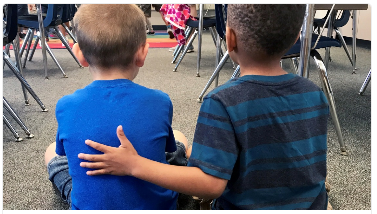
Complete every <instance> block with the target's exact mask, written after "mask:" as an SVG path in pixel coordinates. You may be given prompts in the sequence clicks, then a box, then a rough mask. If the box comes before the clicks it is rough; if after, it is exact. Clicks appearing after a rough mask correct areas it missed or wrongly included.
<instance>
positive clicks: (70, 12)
mask: <svg viewBox="0 0 377 214" xmlns="http://www.w3.org/2000/svg"><path fill="white" fill-rule="evenodd" d="M62 9H63V10H62V16H61V19H62V22H63V23H65V22H69V21H71V20H72V19H73V17H74V16H75V13H76V11H77V8H76V6H75V5H74V4H62Z"/></svg>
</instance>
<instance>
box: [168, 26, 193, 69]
mask: <svg viewBox="0 0 377 214" xmlns="http://www.w3.org/2000/svg"><path fill="white" fill-rule="evenodd" d="M192 31H193V28H192V27H187V29H186V31H185V39H186V41H187V39H188V37H189V36H190V34H191V32H192ZM184 47H185V45H178V48H176V49H175V50H174V53H173V61H172V62H171V64H174V63H175V61H176V60H177V59H178V56H179V54H181V52H182V50H183V48H184Z"/></svg>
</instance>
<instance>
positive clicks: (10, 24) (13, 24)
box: [3, 4, 18, 46]
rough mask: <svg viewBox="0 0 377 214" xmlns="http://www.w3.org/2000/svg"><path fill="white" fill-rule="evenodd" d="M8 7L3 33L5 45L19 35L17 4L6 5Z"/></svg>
mask: <svg viewBox="0 0 377 214" xmlns="http://www.w3.org/2000/svg"><path fill="white" fill-rule="evenodd" d="M4 7H6V8H5V9H6V11H5V14H4V15H5V17H4V21H6V26H5V31H4V33H3V46H4V45H6V44H8V43H11V42H12V41H13V40H14V39H15V38H16V35H17V32H18V25H17V4H8V5H4Z"/></svg>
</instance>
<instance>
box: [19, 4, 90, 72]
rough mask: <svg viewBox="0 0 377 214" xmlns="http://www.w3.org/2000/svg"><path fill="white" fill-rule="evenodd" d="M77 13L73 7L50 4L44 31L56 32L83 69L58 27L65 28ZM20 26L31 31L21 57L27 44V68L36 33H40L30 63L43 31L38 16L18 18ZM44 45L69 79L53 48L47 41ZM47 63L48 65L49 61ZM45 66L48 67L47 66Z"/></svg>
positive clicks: (44, 18)
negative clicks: (65, 23)
mask: <svg viewBox="0 0 377 214" xmlns="http://www.w3.org/2000/svg"><path fill="white" fill-rule="evenodd" d="M73 7H74V6H73ZM75 12H76V10H74V9H73V8H72V6H71V5H63V4H60V5H59V4H49V5H48V8H47V13H46V15H45V16H43V23H42V24H43V27H44V29H45V30H46V31H47V32H48V31H49V30H50V29H51V30H53V31H54V32H55V34H56V35H57V36H58V37H59V39H60V40H61V41H62V43H63V44H64V46H65V48H66V49H67V50H68V52H69V53H70V54H71V55H72V57H73V59H74V60H75V61H76V63H77V64H78V65H79V66H80V68H82V67H83V66H82V65H81V64H80V62H79V61H78V59H77V58H76V56H75V55H74V54H73V52H72V49H71V47H70V46H69V44H68V41H67V40H66V39H65V38H64V36H63V34H62V33H61V32H60V30H59V27H58V26H59V25H63V26H65V25H64V22H67V21H70V20H71V19H72V18H73V16H74V13H75ZM18 24H19V26H20V27H26V28H29V30H28V32H27V34H26V36H25V40H24V43H23V45H22V47H21V51H20V55H21V57H22V55H23V52H24V50H25V48H26V43H28V46H27V51H26V56H25V58H24V63H23V66H24V67H25V65H26V58H27V57H28V54H29V50H30V47H31V43H32V40H33V36H34V32H35V31H38V32H37V38H36V40H35V43H34V46H33V48H32V51H31V53H30V56H29V61H31V60H32V58H33V55H34V52H35V49H36V47H37V44H38V42H39V41H40V40H41V31H40V29H39V28H40V24H41V23H39V21H38V16H37V15H23V16H19V17H18ZM65 28H66V30H67V32H68V34H69V35H70V36H71V37H72V39H73V40H74V42H77V41H76V38H75V37H74V36H73V34H72V32H71V31H70V30H69V29H68V28H67V26H65ZM44 44H45V45H44V46H45V47H46V50H47V52H48V53H49V55H50V56H51V58H52V60H53V61H54V62H55V64H56V65H57V66H58V68H59V69H60V71H61V72H62V74H63V77H67V75H66V74H65V72H64V70H63V68H62V67H61V66H60V64H59V62H58V61H57V59H56V57H55V55H54V54H53V52H52V50H51V48H50V47H49V46H48V44H47V42H46V41H44ZM42 48H43V47H42ZM42 53H43V52H42ZM45 63H47V61H46V62H45ZM45 66H47V65H46V64H45ZM46 78H48V76H47V75H46Z"/></svg>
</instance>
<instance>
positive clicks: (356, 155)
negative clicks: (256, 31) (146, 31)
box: [3, 32, 373, 210]
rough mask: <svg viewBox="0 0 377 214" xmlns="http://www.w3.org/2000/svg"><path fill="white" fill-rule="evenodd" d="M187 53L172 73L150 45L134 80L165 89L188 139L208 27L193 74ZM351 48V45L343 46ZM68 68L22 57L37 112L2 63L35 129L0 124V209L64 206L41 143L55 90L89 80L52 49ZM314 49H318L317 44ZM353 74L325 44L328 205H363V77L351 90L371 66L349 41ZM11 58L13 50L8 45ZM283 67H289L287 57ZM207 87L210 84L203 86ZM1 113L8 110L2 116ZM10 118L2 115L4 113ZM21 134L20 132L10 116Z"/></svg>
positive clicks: (166, 58) (367, 134)
mask: <svg viewBox="0 0 377 214" xmlns="http://www.w3.org/2000/svg"><path fill="white" fill-rule="evenodd" d="M194 47H195V52H193V53H190V54H187V55H186V57H185V59H184V60H183V61H182V63H181V65H180V67H179V68H178V71H177V72H173V71H172V70H173V68H174V65H173V64H171V60H172V56H171V55H172V53H171V52H168V49H167V48H151V49H150V50H149V53H148V56H147V60H146V63H145V65H144V67H143V68H141V69H140V72H139V75H138V76H137V78H136V79H135V82H136V83H138V84H141V85H144V86H146V87H149V88H156V89H160V90H162V91H164V92H166V93H168V94H169V96H170V98H171V100H172V102H173V106H174V115H173V128H174V129H177V130H180V131H182V132H183V133H184V134H185V135H186V136H187V138H188V140H189V142H192V139H193V134H194V130H195V124H196V119H197V116H198V111H199V108H200V104H199V103H197V101H196V99H197V98H198V96H199V94H200V92H201V91H202V89H203V88H204V86H205V84H206V83H207V81H208V79H209V77H210V76H211V74H212V72H213V70H214V66H215V46H214V44H213V41H212V38H211V35H210V33H209V32H204V33H203V46H202V58H201V69H200V74H201V77H196V76H195V74H196V60H197V52H196V51H197V40H195V41H194ZM348 48H349V49H350V50H351V45H348ZM53 52H54V54H55V56H56V58H57V59H58V61H59V63H60V64H61V66H62V68H63V69H64V71H65V72H66V74H67V75H68V78H63V76H62V74H61V73H60V71H59V69H58V68H57V66H56V65H55V64H54V62H53V61H52V60H51V58H50V57H49V56H48V68H49V70H48V72H49V77H50V78H49V79H48V80H46V79H44V70H43V65H42V56H41V51H40V50H36V52H35V54H34V58H33V60H32V61H30V62H27V65H26V68H25V69H24V76H25V78H26V80H27V81H28V83H29V84H30V85H31V87H32V88H33V89H34V91H35V92H36V93H37V95H38V96H39V97H40V99H41V100H42V102H43V103H44V104H45V106H46V107H47V108H48V109H49V111H48V112H42V111H41V108H40V107H39V106H38V104H37V103H36V102H35V101H34V100H33V98H32V97H31V96H30V95H29V99H30V103H31V105H30V106H25V105H24V97H23V94H22V90H21V85H20V83H19V81H18V80H17V79H16V77H15V75H14V74H13V73H12V72H11V71H10V70H9V68H8V67H7V66H5V68H4V70H3V96H4V97H5V98H6V99H7V100H8V102H9V103H10V104H11V105H12V107H13V108H14V109H15V111H16V112H17V113H18V114H19V116H20V118H21V119H22V120H23V121H24V123H25V124H26V125H27V127H28V128H29V129H30V130H31V132H32V133H33V134H34V135H35V137H34V138H32V139H24V140H23V141H22V142H15V141H14V138H13V135H12V134H11V132H10V131H9V130H8V129H7V128H6V126H5V125H3V209H4V210H64V209H68V206H67V205H66V204H65V203H64V202H62V201H61V200H60V198H59V196H58V195H57V194H56V193H55V192H54V189H53V188H52V186H51V183H50V182H49V180H48V178H47V174H46V169H45V166H44V160H43V157H44V152H45V149H46V147H47V146H48V145H49V144H50V143H52V142H53V141H54V140H55V133H56V128H57V124H56V120H55V115H54V114H55V104H56V102H57V101H58V99H60V98H61V97H62V96H64V95H66V94H70V93H73V92H74V91H75V90H77V89H79V88H83V87H85V86H86V85H87V84H89V83H90V82H91V76H90V74H89V71H88V69H87V68H84V69H80V68H79V67H78V65H77V64H76V62H75V61H74V60H73V58H72V56H71V55H70V54H69V53H68V51H67V50H65V49H54V50H53ZM320 53H321V54H322V55H323V54H324V50H321V51H320ZM357 54H358V55H357V67H358V70H357V72H356V74H352V66H351V64H350V62H349V61H348V59H347V56H346V54H345V52H344V50H343V49H342V48H333V49H331V57H332V62H330V63H329V68H328V73H329V79H330V83H331V86H332V89H333V92H334V96H335V101H336V105H337V112H338V117H339V121H340V124H341V128H342V132H343V137H344V142H345V144H346V145H347V147H348V151H349V155H348V156H341V155H340V150H339V144H338V140H337V136H336V133H335V130H334V126H333V124H332V122H331V120H329V128H328V167H327V169H328V176H329V177H328V179H329V183H330V185H331V191H330V194H329V201H330V203H331V204H332V206H333V209H335V210H370V209H371V84H372V82H373V81H371V84H370V85H369V86H368V88H367V89H366V92H365V94H364V95H363V96H360V95H359V94H358V91H359V89H360V86H361V84H362V83H363V81H364V79H365V76H366V75H367V73H368V71H369V69H370V68H371V49H370V46H366V47H365V46H360V45H358V48H357ZM11 55H12V60H14V57H13V56H14V54H13V51H12V52H11ZM283 68H284V69H286V70H287V71H292V65H291V62H290V60H284V61H283ZM232 73H233V70H232V64H231V63H230V62H228V63H226V65H225V66H224V68H223V70H222V71H221V73H220V78H219V83H220V84H222V83H224V82H225V81H227V80H228V79H229V78H230V76H231V74H232ZM309 79H311V80H312V81H313V82H315V83H316V84H319V81H318V73H317V70H316V67H315V65H314V64H313V62H311V65H310V77H309ZM213 88H214V87H213V86H211V88H210V89H213ZM7 116H8V115H7ZM9 118H10V117H9ZM11 123H12V124H13V125H14V127H15V128H16V129H17V131H18V132H19V134H20V135H21V137H23V138H25V133H24V132H23V131H22V130H21V129H20V127H19V126H18V125H17V124H16V123H15V122H14V121H13V120H11ZM180 202H181V204H182V203H183V205H184V206H185V207H183V209H197V206H196V205H197V204H195V203H192V201H190V200H189V199H188V198H187V197H183V198H181V199H180Z"/></svg>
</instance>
